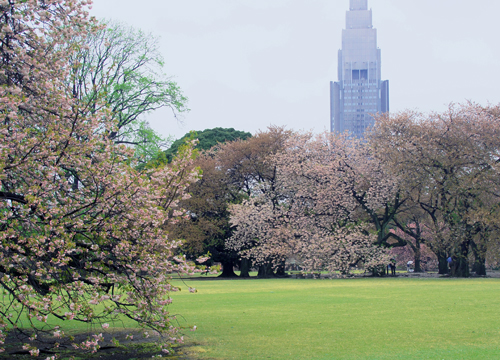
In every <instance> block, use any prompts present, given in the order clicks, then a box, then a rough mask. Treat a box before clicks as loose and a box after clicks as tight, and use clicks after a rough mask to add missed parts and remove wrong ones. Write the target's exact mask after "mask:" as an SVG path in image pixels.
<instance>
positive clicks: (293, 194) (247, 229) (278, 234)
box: [228, 133, 397, 274]
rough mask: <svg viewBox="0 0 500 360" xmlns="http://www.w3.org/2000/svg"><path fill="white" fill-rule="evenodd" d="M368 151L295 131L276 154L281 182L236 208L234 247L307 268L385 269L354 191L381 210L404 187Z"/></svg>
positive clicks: (335, 139) (360, 145)
mask: <svg viewBox="0 0 500 360" xmlns="http://www.w3.org/2000/svg"><path fill="white" fill-rule="evenodd" d="M368 150H369V149H367V147H366V146H365V144H364V143H363V142H361V141H356V140H353V139H349V138H348V137H346V136H341V135H333V134H327V133H325V134H322V135H319V136H317V137H313V136H312V135H311V134H295V135H294V136H291V137H290V138H289V139H288V141H287V143H286V146H285V150H284V151H282V152H279V153H277V154H276V155H275V156H274V157H273V158H272V164H273V165H274V166H275V167H276V177H275V180H274V182H272V183H263V184H262V185H261V191H260V192H259V193H256V194H255V196H253V197H251V198H250V199H248V200H246V201H244V202H243V203H242V204H241V205H233V206H232V207H231V209H230V211H231V223H232V225H233V226H235V227H236V230H235V233H234V235H233V237H232V238H231V240H230V241H229V242H228V247H230V248H232V249H234V250H237V251H239V252H240V253H241V254H242V255H243V256H246V257H249V258H251V259H253V261H255V262H256V263H260V264H262V263H273V264H274V266H279V265H281V264H283V263H284V262H285V260H286V259H287V258H288V257H290V256H292V255H296V256H298V257H299V258H300V259H301V261H302V267H303V268H305V270H306V271H321V270H328V271H330V272H334V271H337V270H339V271H341V272H342V273H343V274H348V273H349V272H350V270H351V269H352V268H354V267H356V266H363V267H364V268H369V269H377V268H383V267H384V264H385V263H387V262H388V257H387V256H386V255H385V253H384V251H383V250H382V248H380V247H379V246H376V245H374V243H375V242H376V239H377V236H376V233H375V232H372V231H370V227H369V224H368V223H364V222H363V215H362V214H361V215H360V210H361V206H359V201H358V200H357V199H356V197H355V196H353V194H359V193H363V199H364V202H363V209H365V208H366V209H368V210H370V211H373V212H375V211H376V210H377V209H378V208H380V207H381V206H382V205H383V204H385V202H386V199H387V198H391V197H392V196H393V193H394V192H395V190H396V189H397V188H396V186H395V183H394V181H393V180H392V179H389V178H386V177H382V176H380V172H379V169H380V168H379V166H378V164H377V162H376V160H375V159H373V158H370V156H369V153H368V152H367V151H368Z"/></svg>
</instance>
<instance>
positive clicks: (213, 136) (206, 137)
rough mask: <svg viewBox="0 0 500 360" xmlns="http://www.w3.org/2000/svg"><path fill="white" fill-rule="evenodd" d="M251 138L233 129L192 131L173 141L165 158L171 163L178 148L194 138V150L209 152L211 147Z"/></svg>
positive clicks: (247, 134)
mask: <svg viewBox="0 0 500 360" xmlns="http://www.w3.org/2000/svg"><path fill="white" fill-rule="evenodd" d="M250 137H252V134H250V133H249V132H244V131H238V130H234V129H233V128H220V127H216V128H213V129H205V130H203V131H192V132H188V133H187V134H185V135H184V136H183V137H181V138H180V139H178V140H175V141H174V142H173V143H172V145H171V146H170V148H168V149H167V150H165V152H164V153H165V156H166V158H167V161H168V162H170V161H172V158H173V157H174V156H175V154H176V153H177V150H178V149H179V146H181V145H182V144H184V143H185V142H186V140H189V139H193V138H196V139H198V143H197V144H196V149H198V150H210V149H211V148H212V147H214V146H216V145H219V144H223V143H226V142H231V141H235V140H238V139H241V140H246V139H248V138H250Z"/></svg>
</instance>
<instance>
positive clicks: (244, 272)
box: [240, 258, 251, 278]
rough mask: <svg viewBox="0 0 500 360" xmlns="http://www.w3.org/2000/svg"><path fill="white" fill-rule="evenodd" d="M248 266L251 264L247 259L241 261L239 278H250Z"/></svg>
mask: <svg viewBox="0 0 500 360" xmlns="http://www.w3.org/2000/svg"><path fill="white" fill-rule="evenodd" d="M250 266H251V262H250V260H248V259H244V258H243V259H241V262H240V277H242V278H248V277H250V273H249V272H250Z"/></svg>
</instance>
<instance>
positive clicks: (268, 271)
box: [257, 264, 274, 279]
mask: <svg viewBox="0 0 500 360" xmlns="http://www.w3.org/2000/svg"><path fill="white" fill-rule="evenodd" d="M273 276H274V273H273V268H272V265H271V264H265V265H260V266H259V272H258V274H257V277H258V278H260V279H267V278H270V277H273Z"/></svg>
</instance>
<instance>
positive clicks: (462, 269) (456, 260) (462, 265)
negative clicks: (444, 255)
mask: <svg viewBox="0 0 500 360" xmlns="http://www.w3.org/2000/svg"><path fill="white" fill-rule="evenodd" d="M468 257H469V242H468V241H464V242H462V243H461V244H460V248H459V252H458V253H457V254H456V255H454V256H452V263H451V276H454V277H469V275H470V274H469V259H468Z"/></svg>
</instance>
